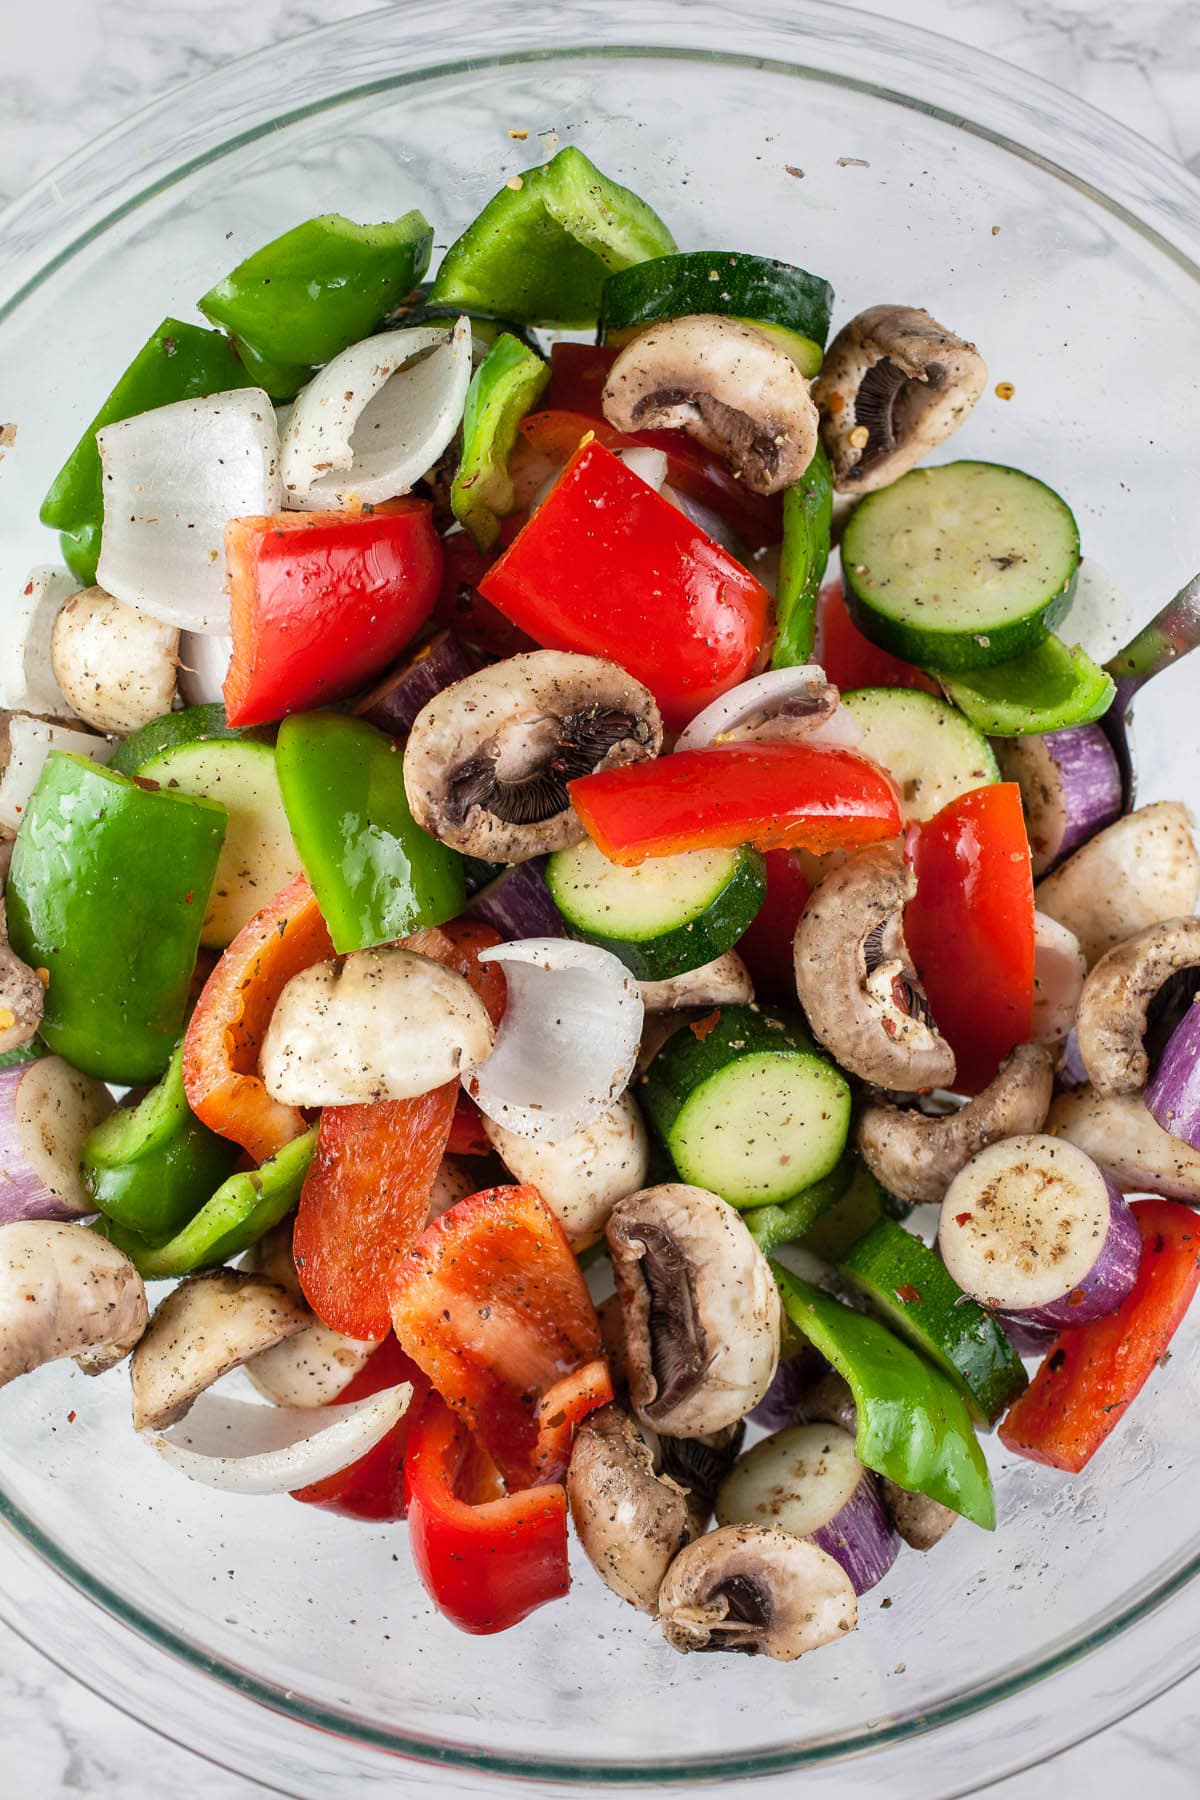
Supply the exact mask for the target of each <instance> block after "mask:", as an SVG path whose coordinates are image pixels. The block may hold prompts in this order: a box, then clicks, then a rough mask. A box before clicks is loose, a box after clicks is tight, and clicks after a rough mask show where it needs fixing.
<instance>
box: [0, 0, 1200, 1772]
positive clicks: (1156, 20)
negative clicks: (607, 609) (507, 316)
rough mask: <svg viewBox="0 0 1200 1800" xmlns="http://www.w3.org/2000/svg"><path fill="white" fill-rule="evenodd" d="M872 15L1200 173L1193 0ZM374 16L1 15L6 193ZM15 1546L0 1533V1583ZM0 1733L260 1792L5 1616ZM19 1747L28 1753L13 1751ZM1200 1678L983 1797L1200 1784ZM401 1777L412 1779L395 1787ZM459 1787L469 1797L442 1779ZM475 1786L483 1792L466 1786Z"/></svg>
mask: <svg viewBox="0 0 1200 1800" xmlns="http://www.w3.org/2000/svg"><path fill="white" fill-rule="evenodd" d="M873 4H874V10H875V11H877V12H883V13H888V14H892V15H895V16H901V17H905V18H907V19H909V20H910V21H912V22H914V23H918V24H921V25H924V26H927V27H929V28H930V29H932V30H935V31H941V32H944V33H945V34H946V35H947V36H949V37H954V38H957V39H959V40H960V41H962V42H964V43H968V44H972V45H974V46H976V47H977V48H979V49H984V50H988V51H990V52H992V53H993V54H994V55H997V56H1001V57H1005V58H1007V59H1008V60H1010V61H1012V62H1014V63H1018V64H1021V65H1023V66H1024V67H1026V68H1031V69H1035V70H1036V71H1037V72H1038V73H1039V74H1040V75H1042V76H1044V77H1046V78H1047V79H1049V80H1051V81H1055V82H1058V83H1059V84H1060V85H1061V86H1063V87H1065V88H1068V89H1070V90H1071V91H1072V92H1073V93H1076V94H1078V95H1080V96H1081V97H1083V98H1084V99H1086V100H1089V101H1090V102H1091V103H1092V104H1093V105H1095V106H1098V107H1100V108H1102V109H1103V110H1104V111H1106V112H1109V113H1112V114H1113V115H1115V116H1116V117H1117V118H1119V119H1121V120H1122V121H1123V122H1124V123H1125V124H1127V125H1130V126H1132V127H1133V128H1134V129H1135V130H1137V131H1140V132H1141V133H1143V135H1144V136H1146V137H1148V138H1150V139H1152V140H1153V141H1154V142H1155V143H1157V144H1159V145H1161V146H1162V147H1163V148H1165V149H1166V150H1168V151H1170V152H1171V153H1172V154H1173V155H1175V156H1177V157H1179V158H1180V159H1181V160H1183V161H1184V162H1186V163H1187V164H1188V166H1189V167H1190V168H1191V169H1192V170H1194V171H1195V172H1196V173H1197V174H1200V8H1198V7H1197V6H1196V5H1195V0H1132V4H1131V0H1036V3H1035V0H873ZM363 10H364V7H363V5H362V4H361V3H359V0H314V3H313V4H310V5H307V6H306V5H297V4H296V3H295V0H257V4H256V5H254V6H253V7H250V6H246V5H244V4H242V3H240V0H239V3H237V4H235V3H234V0H37V4H35V5H26V6H21V7H20V8H18V7H17V6H16V5H15V0H14V3H12V4H10V6H9V7H7V8H6V9H5V12H6V17H5V25H4V54H3V57H2V58H0V203H3V202H4V201H7V200H9V199H11V198H12V197H14V196H15V195H16V194H18V193H19V192H20V191H21V190H22V189H23V188H24V187H26V186H27V185H28V183H29V182H30V181H32V180H33V179H34V178H35V177H36V176H38V175H40V174H42V173H43V172H44V171H45V170H46V169H48V168H50V167H51V166H52V165H53V164H54V163H56V162H58V161H59V160H60V159H61V158H62V157H64V156H67V155H69V154H70V153H71V152H72V151H74V150H76V149H77V148H79V146H80V145H82V144H84V143H85V142H86V141H87V140H88V139H90V138H92V137H94V136H95V135H96V134H97V133H98V132H101V131H103V130H105V129H106V128H107V127H108V126H110V125H112V124H114V123H115V122H116V121H118V120H120V119H122V118H124V117H125V116H126V115H128V114H129V113H131V112H133V111H134V110H135V109H136V108H138V107H140V106H141V105H143V104H144V103H146V102H147V101H150V100H153V99H156V98H158V97H159V96H160V95H161V94H162V93H164V92H165V91H166V90H167V89H169V88H171V87H173V86H175V85H177V84H178V83H180V82H184V81H188V80H191V79H193V78H194V77H196V76H198V75H202V74H205V73H207V72H208V71H209V70H211V69H214V68H218V67H219V66H220V65H221V64H222V63H223V62H225V61H227V60H229V59H230V58H232V57H234V56H238V55H241V54H242V53H244V52H246V51H249V50H255V49H258V48H259V47H260V46H262V45H265V44H269V43H272V42H277V41H279V40H281V39H283V38H286V37H291V36H295V35H297V34H298V33H300V32H302V31H306V30H308V29H310V28H311V27H313V26H316V25H320V24H326V23H328V22H330V21H333V20H336V19H340V18H349V17H351V16H353V15H354V14H356V13H359V12H361V11H363ZM4 1555H5V1546H4V1544H3V1542H2V1541H0V1578H2V1569H3V1559H4ZM0 1744H3V1745H4V1747H5V1750H6V1762H7V1767H8V1769H9V1770H14V1771H15V1769H16V1768H17V1767H19V1769H20V1775H19V1777H16V1785H14V1786H10V1785H9V1781H10V1780H12V1779H13V1778H14V1777H13V1776H10V1775H9V1774H7V1773H6V1774H3V1775H0V1793H4V1794H12V1795H14V1796H16V1795H17V1794H18V1793H19V1794H20V1795H21V1796H22V1800H25V1797H28V1800H57V1797H59V1796H66V1795H85V1796H87V1797H88V1800H115V1797H116V1796H118V1795H119V1796H120V1800H158V1797H159V1796H161V1795H162V1794H163V1793H166V1792H174V1793H178V1794H182V1795H184V1796H186V1797H187V1800H250V1797H251V1796H254V1795H261V1794H263V1793H264V1792H265V1790H263V1789H261V1788H259V1787H257V1786H256V1785H255V1784H254V1783H251V1782H247V1781H244V1780H241V1779H239V1778H238V1777H235V1776H232V1775H229V1774H226V1773H224V1772H223V1771H221V1770H219V1769H217V1768H214V1767H211V1766H210V1765H208V1764H207V1763H204V1762H201V1761H200V1760H199V1759H197V1758H196V1757H194V1756H192V1755H190V1754H189V1753H188V1752H187V1751H184V1750H181V1749H178V1748H177V1747H176V1746H174V1745H172V1744H170V1743H168V1742H166V1741H165V1740H164V1739H161V1738H158V1737H156V1736H155V1735H154V1734H153V1733H152V1732H150V1731H148V1730H147V1729H146V1728H145V1727H143V1726H141V1725H139V1724H136V1723H135V1722H133V1721H132V1720H130V1719H128V1718H126V1717H125V1716H124V1715H123V1714H121V1713H119V1712H117V1711H115V1710H114V1709H113V1708H112V1707H110V1706H108V1705H107V1704H106V1703H105V1702H103V1701H101V1700H99V1699H97V1698H95V1697H94V1696H93V1695H91V1694H89V1693H87V1692H85V1691H84V1690H83V1689H82V1688H80V1687H79V1686H78V1685H77V1684H75V1683H74V1682H72V1681H71V1679H70V1678H69V1677H68V1676H66V1675H64V1674H62V1673H60V1672H59V1671H58V1670H57V1669H55V1668H53V1667H52V1666H51V1665H50V1664H49V1663H48V1662H43V1661H42V1660H41V1659H40V1658H38V1657H36V1656H35V1655H33V1653H31V1652H30V1651H29V1650H28V1649H27V1648H26V1647H25V1646H24V1645H23V1644H22V1643H20V1642H19V1641H18V1640H17V1638H15V1637H14V1636H13V1635H12V1634H11V1633H9V1632H8V1631H7V1630H6V1629H5V1628H4V1627H3V1626H0ZM14 1753H15V1754H16V1761H15V1762H14V1761H13V1760H12V1758H13V1756H14ZM1198 1767H1200V1675H1197V1676H1194V1677H1192V1678H1191V1679H1189V1680H1188V1681H1185V1682H1183V1683H1181V1684H1180V1686H1178V1687H1177V1688H1175V1689H1174V1690H1173V1691H1172V1692H1170V1693H1168V1694H1165V1695H1163V1696H1162V1697H1160V1698H1159V1699H1158V1700H1156V1701H1154V1702H1153V1703H1152V1704H1151V1705H1149V1706H1147V1707H1145V1708H1143V1709H1142V1711H1141V1712H1139V1713H1137V1714H1136V1715H1135V1716H1134V1717H1132V1718H1131V1719H1129V1720H1127V1721H1126V1722H1125V1723H1123V1724H1121V1725H1118V1726H1114V1727H1113V1728H1112V1729H1111V1730H1109V1731H1107V1732H1104V1733H1103V1734H1102V1735H1101V1736H1099V1737H1097V1738H1093V1739H1092V1740H1091V1742H1090V1743H1087V1744H1084V1745H1080V1746H1078V1747H1077V1748H1076V1749H1074V1750H1070V1751H1067V1752H1065V1753H1064V1754H1063V1755H1061V1756H1059V1757H1056V1758H1054V1759H1053V1760H1052V1761H1051V1762H1049V1763H1047V1764H1044V1765H1043V1766H1042V1767H1041V1768H1040V1769H1038V1770H1035V1771H1031V1772H1028V1773H1026V1774H1023V1775H1019V1776H1016V1777H1014V1778H1012V1780H1010V1781H1007V1782H1002V1783H999V1784H997V1785H995V1786H993V1787H990V1788H988V1789H986V1790H983V1791H984V1792H985V1793H986V1795H987V1796H988V1797H989V1800H1016V1797H1017V1796H1020V1800H1058V1796H1060V1795H1062V1794H1066V1795H1068V1796H1071V1795H1076V1794H1082V1793H1088V1794H1090V1795H1092V1796H1094V1797H1095V1800H1109V1797H1110V1796H1111V1797H1113V1800H1115V1797H1116V1796H1117V1795H1124V1794H1126V1793H1128V1792H1129V1791H1130V1790H1131V1789H1134V1788H1136V1786H1137V1784H1138V1783H1139V1781H1143V1782H1144V1781H1145V1780H1146V1779H1147V1778H1149V1779H1150V1780H1151V1781H1152V1782H1153V1784H1154V1788H1155V1795H1156V1800H1195V1796H1196V1794H1197V1792H1198V1791H1200V1775H1198V1774H1197V1769H1198ZM397 1785H398V1786H401V1785H402V1782H398V1784H397ZM444 1791H445V1793H446V1794H447V1796H450V1795H453V1794H455V1793H457V1792H459V1791H465V1790H459V1788H458V1786H457V1784H454V1783H453V1782H450V1781H448V1782H447V1783H446V1785H445V1789H444ZM470 1791H471V1792H472V1793H475V1794H478V1792H479V1788H478V1787H477V1786H473V1787H472V1788H471V1790H470Z"/></svg>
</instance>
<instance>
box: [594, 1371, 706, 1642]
mask: <svg viewBox="0 0 1200 1800" xmlns="http://www.w3.org/2000/svg"><path fill="white" fill-rule="evenodd" d="M655 1449H656V1445H655V1443H654V1442H653V1440H651V1441H647V1438H646V1437H645V1435H644V1434H643V1433H642V1431H641V1430H640V1429H639V1427H638V1425H637V1423H636V1422H635V1421H634V1420H633V1419H632V1418H631V1417H630V1416H629V1414H628V1413H627V1412H624V1411H623V1410H622V1409H621V1408H620V1407H619V1406H603V1407H601V1408H600V1409H599V1411H597V1412H593V1413H589V1415H588V1417H587V1418H586V1419H585V1421H584V1423H583V1424H582V1425H581V1426H580V1428H579V1431H578V1432H577V1434H576V1437H575V1443H574V1446H573V1447H572V1450H571V1463H570V1467H569V1468H568V1470H567V1498H568V1500H569V1501H570V1505H571V1517H572V1519H573V1520H574V1522H575V1530H576V1532H577V1533H578V1536H579V1542H580V1543H581V1544H582V1546H583V1549H584V1552H585V1554H586V1555H587V1558H588V1560H589V1562H590V1563H591V1564H592V1567H593V1568H594V1569H595V1570H596V1573H597V1574H598V1575H599V1576H600V1577H601V1579H602V1580H603V1581H605V1582H606V1583H607V1584H608V1586H609V1587H610V1588H611V1589H612V1590H613V1592H614V1593H615V1594H619V1595H620V1596H621V1598H622V1600H627V1601H628V1602H629V1604H630V1605H631V1606H636V1607H638V1608H639V1609H640V1611H642V1612H647V1613H653V1612H656V1611H657V1608H658V1590H659V1588H660V1587H661V1585H662V1580H663V1577H664V1575H665V1574H666V1572H667V1570H668V1568H669V1567H670V1565H671V1562H672V1561H673V1559H674V1558H675V1557H676V1556H677V1555H678V1553H679V1551H680V1550H682V1548H683V1546H684V1545H685V1544H686V1543H688V1542H689V1541H690V1539H691V1538H693V1537H694V1536H695V1535H696V1531H697V1529H703V1526H699V1527H697V1526H696V1524H695V1521H694V1518H693V1514H692V1510H691V1508H690V1507H689V1504H688V1494H687V1489H686V1487H683V1486H681V1485H680V1484H679V1482H678V1481H676V1480H674V1479H673V1478H672V1477H671V1476H670V1475H665V1474H662V1473H660V1471H659V1467H658V1466H656V1457H655Z"/></svg>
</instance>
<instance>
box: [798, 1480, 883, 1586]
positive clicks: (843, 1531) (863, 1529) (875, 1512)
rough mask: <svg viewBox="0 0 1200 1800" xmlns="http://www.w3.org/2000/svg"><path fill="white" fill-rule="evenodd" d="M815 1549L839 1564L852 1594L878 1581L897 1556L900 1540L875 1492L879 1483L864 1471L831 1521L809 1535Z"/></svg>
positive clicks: (879, 1497) (879, 1496) (878, 1495)
mask: <svg viewBox="0 0 1200 1800" xmlns="http://www.w3.org/2000/svg"><path fill="white" fill-rule="evenodd" d="M812 1541H813V1543H814V1544H815V1545H816V1546H817V1548H818V1550H824V1552H825V1554H826V1555H827V1556H832V1557H833V1560H834V1561H835V1562H839V1563H841V1565H842V1567H843V1569H845V1571H846V1573H847V1575H848V1576H849V1577H850V1581H851V1585H852V1586H853V1588H854V1591H855V1593H856V1594H865V1593H866V1591H867V1589H868V1588H873V1587H874V1586H875V1583H876V1582H877V1581H882V1580H883V1578H884V1576H885V1575H886V1574H887V1572H888V1570H889V1569H890V1568H891V1566H892V1564H893V1563H894V1562H895V1560H896V1557H897V1556H898V1555H899V1553H900V1539H899V1537H898V1536H897V1535H896V1532H895V1531H894V1530H893V1528H892V1521H891V1519H890V1518H889V1517H888V1514H887V1509H886V1507H885V1506H884V1504H883V1500H882V1497H881V1495H880V1492H879V1483H878V1482H877V1481H876V1479H875V1477H874V1476H873V1475H872V1474H870V1472H869V1471H868V1470H865V1469H864V1471H863V1476H862V1480H861V1481H860V1482H859V1484H858V1486H857V1487H856V1488H855V1490H854V1492H853V1494H851V1496H850V1498H849V1500H847V1502H846V1504H845V1506H843V1508H842V1510H841V1512H839V1513H838V1514H837V1516H836V1517H835V1518H832V1519H830V1521H829V1523H828V1525H822V1526H820V1527H818V1529H817V1530H816V1531H814V1532H813V1534H812Z"/></svg>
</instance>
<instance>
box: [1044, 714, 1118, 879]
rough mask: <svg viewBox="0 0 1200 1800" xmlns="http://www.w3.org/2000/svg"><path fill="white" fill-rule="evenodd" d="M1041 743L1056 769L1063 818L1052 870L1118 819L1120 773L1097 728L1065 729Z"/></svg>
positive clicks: (1048, 736)
mask: <svg viewBox="0 0 1200 1800" xmlns="http://www.w3.org/2000/svg"><path fill="white" fill-rule="evenodd" d="M1042 742H1043V743H1044V744H1045V746H1046V749H1047V750H1048V751H1049V752H1050V756H1051V758H1052V759H1053V761H1054V764H1055V766H1056V767H1057V769H1058V774H1059V780H1060V781H1061V783H1062V801H1063V812H1064V813H1065V815H1066V823H1065V825H1064V828H1063V835H1062V837H1061V839H1060V840H1059V843H1058V845H1057V847H1056V848H1055V849H1054V852H1053V856H1052V860H1051V866H1053V865H1054V864H1055V863H1060V862H1062V861H1063V859H1064V858H1065V857H1068V856H1070V854H1071V852H1072V851H1073V850H1078V848H1079V846H1080V845H1081V844H1085V843H1086V842H1087V840H1088V839H1089V838H1090V837H1095V835H1096V833H1097V832H1098V831H1102V830H1103V829H1104V827H1105V826H1106V825H1111V824H1112V823H1113V821H1114V820H1116V819H1119V818H1120V816H1121V809H1122V794H1121V771H1120V769H1119V768H1118V767H1117V759H1116V756H1115V755H1114V753H1113V748H1112V745H1111V744H1110V743H1109V741H1108V739H1107V738H1106V737H1105V735H1104V733H1103V732H1102V731H1101V729H1100V727H1099V725H1068V726H1066V728H1065V729H1064V730H1062V731H1048V732H1047V733H1046V734H1045V736H1044V738H1043V739H1042Z"/></svg>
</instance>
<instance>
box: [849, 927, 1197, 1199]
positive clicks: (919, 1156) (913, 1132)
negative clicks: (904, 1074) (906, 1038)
mask: <svg viewBox="0 0 1200 1800" xmlns="http://www.w3.org/2000/svg"><path fill="white" fill-rule="evenodd" d="M1198 923H1200V921H1198ZM1053 1094H1054V1059H1053V1057H1052V1056H1051V1054H1050V1052H1049V1050H1047V1049H1046V1048H1045V1047H1044V1046H1043V1045H1041V1044H1021V1045H1019V1046H1018V1048H1017V1049H1016V1050H1014V1051H1013V1053H1012V1055H1011V1056H1010V1057H1008V1059H1007V1060H1006V1061H1005V1062H1004V1063H1002V1064H1001V1066H1000V1069H999V1071H998V1073H997V1074H996V1075H995V1077H994V1078H993V1079H992V1080H991V1081H990V1082H989V1083H988V1085H987V1087H985V1088H984V1090H983V1092H982V1093H981V1094H977V1095H976V1096H975V1098H974V1099H973V1100H969V1101H968V1102H967V1104H966V1105H965V1106H960V1107H959V1109H958V1110H957V1112H951V1113H940V1114H931V1113H923V1112H919V1111H918V1110H917V1109H916V1108H915V1107H901V1106H893V1105H891V1104H889V1103H888V1102H886V1101H873V1102H872V1103H870V1104H869V1105H868V1106H866V1107H865V1108H864V1110H863V1112H862V1115H861V1117H860V1118H859V1122H858V1147H859V1149H860V1150H861V1152H862V1157H863V1161H864V1162H865V1163H866V1165H867V1167H868V1168H869V1169H870V1171H871V1173H872V1175H874V1176H875V1178H876V1180H877V1181H880V1182H882V1184H883V1186H884V1187H885V1188H887V1190H888V1192H889V1193H892V1194H895V1195H896V1197H897V1199H899V1200H907V1201H909V1202H910V1203H911V1204H912V1205H914V1206H919V1205H922V1204H925V1203H928V1204H936V1203H937V1202H939V1201H940V1200H941V1199H942V1196H943V1195H944V1194H945V1192H946V1189H947V1188H948V1187H949V1186H950V1183H951V1182H952V1181H953V1179H954V1177H955V1176H956V1175H957V1174H958V1171H959V1170H960V1169H961V1168H963V1167H964V1166H965V1164H967V1163H968V1162H970V1160H971V1158H972V1157H973V1156H974V1155H975V1153H976V1152H977V1151H979V1150H983V1149H986V1147H987V1145H988V1144H995V1143H997V1142H999V1140H1000V1139H1001V1138H1006V1137H1015V1136H1017V1135H1018V1134H1019V1133H1022V1132H1030V1131H1040V1130H1041V1129H1042V1126H1043V1125H1044V1124H1045V1122H1046V1114H1047V1113H1048V1112H1049V1110H1050V1101H1051V1099H1052V1098H1053Z"/></svg>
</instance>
